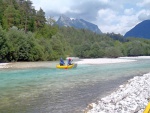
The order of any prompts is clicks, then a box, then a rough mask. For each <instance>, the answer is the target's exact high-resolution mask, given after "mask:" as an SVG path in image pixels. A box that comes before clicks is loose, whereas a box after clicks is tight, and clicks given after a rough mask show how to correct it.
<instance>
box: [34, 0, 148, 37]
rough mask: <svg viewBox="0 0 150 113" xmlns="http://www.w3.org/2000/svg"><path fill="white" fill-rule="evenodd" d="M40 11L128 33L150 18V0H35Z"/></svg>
mask: <svg viewBox="0 0 150 113" xmlns="http://www.w3.org/2000/svg"><path fill="white" fill-rule="evenodd" d="M31 1H32V3H33V6H34V7H35V9H36V10H39V9H40V8H42V9H43V10H44V12H45V16H46V17H53V18H54V19H55V20H57V19H58V18H59V16H61V15H66V16H67V17H70V18H77V19H84V20H86V21H88V22H91V23H93V24H96V25H97V26H98V27H99V29H100V30H101V31H102V32H103V33H112V32H113V33H116V34H122V35H124V34H125V33H126V32H127V31H129V30H130V29H132V28H133V27H134V26H135V25H137V24H138V23H140V22H142V21H144V20H147V19H150V0H31Z"/></svg>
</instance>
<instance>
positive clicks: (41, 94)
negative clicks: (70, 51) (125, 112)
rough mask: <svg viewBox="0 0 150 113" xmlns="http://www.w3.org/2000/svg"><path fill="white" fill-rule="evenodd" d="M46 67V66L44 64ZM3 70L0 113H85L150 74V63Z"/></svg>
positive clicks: (0, 81) (52, 65)
mask: <svg viewBox="0 0 150 113" xmlns="http://www.w3.org/2000/svg"><path fill="white" fill-rule="evenodd" d="M43 63H44V62H43ZM49 63H51V66H47V67H46V66H45V67H38V68H26V69H23V68H21V69H19V68H10V69H0V113H82V110H83V109H85V108H86V107H87V105H88V104H89V103H91V102H96V100H97V99H100V98H101V97H104V96H107V95H108V94H110V93H111V92H112V91H114V90H116V89H117V88H118V86H119V85H121V84H124V83H126V82H127V80H128V79H130V78H132V77H133V76H140V75H143V74H144V73H148V72H150V60H148V59H147V60H138V61H136V62H128V63H117V64H99V65H84V64H80V65H79V64H78V66H77V68H74V69H56V68H55V65H56V62H49Z"/></svg>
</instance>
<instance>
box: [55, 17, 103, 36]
mask: <svg viewBox="0 0 150 113" xmlns="http://www.w3.org/2000/svg"><path fill="white" fill-rule="evenodd" d="M56 24H58V25H59V26H66V27H74V28H77V29H88V30H90V31H93V32H95V33H97V34H101V33H102V32H101V30H100V29H99V28H98V26H97V25H95V24H92V23H90V22H87V21H85V20H83V19H71V18H69V17H67V16H65V15H62V16H60V17H59V19H58V20H57V21H56Z"/></svg>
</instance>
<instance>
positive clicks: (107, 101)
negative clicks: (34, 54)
mask: <svg viewBox="0 0 150 113" xmlns="http://www.w3.org/2000/svg"><path fill="white" fill-rule="evenodd" d="M149 100H150V73H148V74H144V75H143V76H136V77H134V78H133V79H130V80H128V82H127V84H124V85H120V86H119V89H118V90H117V91H115V92H113V93H112V94H110V95H109V96H106V97H104V98H102V99H101V100H100V101H98V102H97V103H91V104H89V105H88V107H87V108H86V110H85V113H143V111H144V109H145V107H146V105H147V104H148V101H149Z"/></svg>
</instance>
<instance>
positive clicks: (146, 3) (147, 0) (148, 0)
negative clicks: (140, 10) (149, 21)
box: [137, 0, 150, 8]
mask: <svg viewBox="0 0 150 113" xmlns="http://www.w3.org/2000/svg"><path fill="white" fill-rule="evenodd" d="M137 6H140V7H148V8H149V7H150V0H142V1H141V2H139V3H137Z"/></svg>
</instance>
